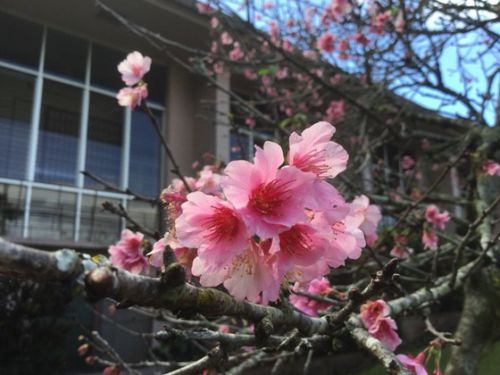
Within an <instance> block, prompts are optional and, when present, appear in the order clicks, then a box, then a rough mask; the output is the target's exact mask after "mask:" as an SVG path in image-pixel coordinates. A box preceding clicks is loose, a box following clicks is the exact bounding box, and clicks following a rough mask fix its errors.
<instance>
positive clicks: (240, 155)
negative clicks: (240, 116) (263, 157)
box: [230, 130, 250, 160]
mask: <svg viewBox="0 0 500 375" xmlns="http://www.w3.org/2000/svg"><path fill="white" fill-rule="evenodd" d="M230 142H231V150H230V151H231V152H230V158H231V160H238V159H245V160H248V159H249V158H250V154H249V149H248V142H249V140H248V136H247V135H246V134H243V133H242V132H239V133H237V132H236V131H234V130H231V138H230Z"/></svg>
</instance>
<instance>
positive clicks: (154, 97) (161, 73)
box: [144, 64, 167, 105]
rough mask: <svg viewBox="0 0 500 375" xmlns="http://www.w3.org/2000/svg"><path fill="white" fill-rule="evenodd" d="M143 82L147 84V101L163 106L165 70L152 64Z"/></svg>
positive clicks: (165, 87)
mask: <svg viewBox="0 0 500 375" xmlns="http://www.w3.org/2000/svg"><path fill="white" fill-rule="evenodd" d="M144 80H145V81H146V82H147V83H148V91H149V96H148V100H150V101H153V102H156V103H158V104H160V105H165V92H166V91H167V70H166V69H165V68H164V67H162V66H159V65H156V64H153V65H152V66H151V70H150V71H149V72H148V74H146V76H145V77H144Z"/></svg>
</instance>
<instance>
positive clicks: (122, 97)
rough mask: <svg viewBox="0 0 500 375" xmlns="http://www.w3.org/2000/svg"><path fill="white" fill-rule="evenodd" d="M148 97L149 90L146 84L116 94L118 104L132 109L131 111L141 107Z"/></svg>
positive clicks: (123, 89) (125, 88) (124, 89)
mask: <svg viewBox="0 0 500 375" xmlns="http://www.w3.org/2000/svg"><path fill="white" fill-rule="evenodd" d="M147 97H148V88H147V85H145V84H144V85H140V86H137V87H124V88H122V89H121V90H120V91H119V92H118V94H116V99H117V100H118V104H119V105H121V106H122V107H130V108H131V109H135V108H136V107H137V106H140V105H141V103H142V101H143V100H144V99H146V98H147Z"/></svg>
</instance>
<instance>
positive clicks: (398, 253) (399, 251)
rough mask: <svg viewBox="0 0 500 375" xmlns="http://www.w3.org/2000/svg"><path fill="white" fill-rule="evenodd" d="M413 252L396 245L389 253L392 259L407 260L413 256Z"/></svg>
mask: <svg viewBox="0 0 500 375" xmlns="http://www.w3.org/2000/svg"><path fill="white" fill-rule="evenodd" d="M412 252H413V250H412V249H411V248H409V247H404V246H400V245H395V246H394V247H393V248H392V249H391V252H390V253H389V254H390V255H391V256H392V257H394V258H398V259H406V258H408V257H409V256H410V255H411V254H412Z"/></svg>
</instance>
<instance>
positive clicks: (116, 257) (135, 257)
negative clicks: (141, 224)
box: [108, 229, 148, 273]
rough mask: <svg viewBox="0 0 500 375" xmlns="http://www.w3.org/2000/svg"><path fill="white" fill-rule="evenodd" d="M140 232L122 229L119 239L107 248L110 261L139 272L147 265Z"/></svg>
mask: <svg viewBox="0 0 500 375" xmlns="http://www.w3.org/2000/svg"><path fill="white" fill-rule="evenodd" d="M143 238H144V235H143V234H142V233H139V232H138V233H134V232H132V231H130V230H128V229H125V230H124V231H122V234H121V239H120V241H118V242H117V243H116V244H114V245H111V246H110V247H109V249H108V252H109V254H110V261H111V263H112V264H113V265H115V266H118V267H121V268H123V269H125V270H127V271H130V272H132V273H140V272H141V271H142V270H144V269H146V268H147V267H148V259H147V258H146V257H145V256H144V253H143V250H142V246H141V243H142V240H143Z"/></svg>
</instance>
